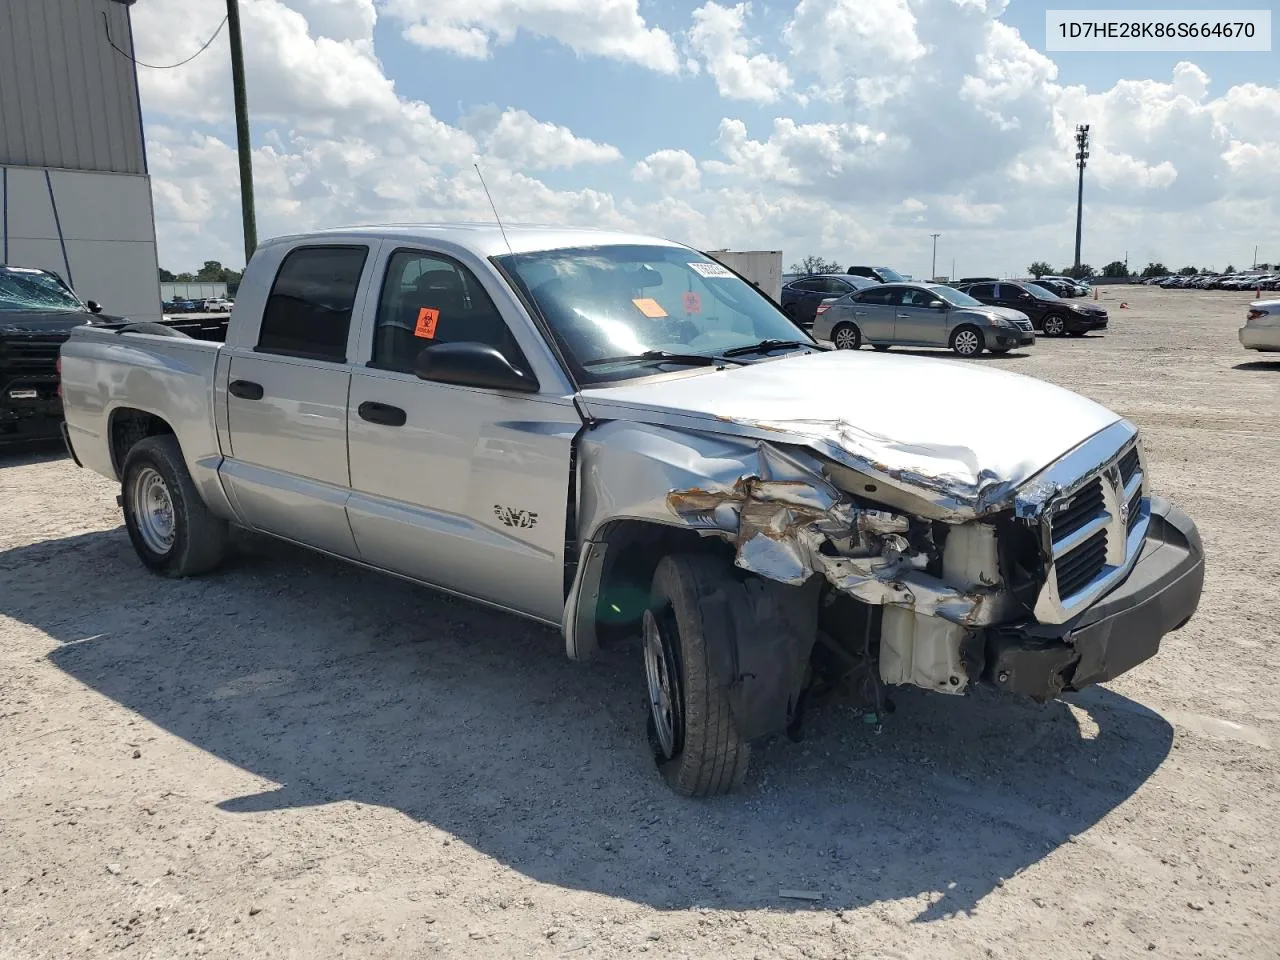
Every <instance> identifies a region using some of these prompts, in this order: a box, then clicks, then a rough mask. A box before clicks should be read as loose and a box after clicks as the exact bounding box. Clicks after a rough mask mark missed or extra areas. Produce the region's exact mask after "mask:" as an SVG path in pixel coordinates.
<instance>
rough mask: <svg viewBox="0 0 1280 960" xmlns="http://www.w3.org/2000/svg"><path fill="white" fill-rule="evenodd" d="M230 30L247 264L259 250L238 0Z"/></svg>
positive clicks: (230, 12)
mask: <svg viewBox="0 0 1280 960" xmlns="http://www.w3.org/2000/svg"><path fill="white" fill-rule="evenodd" d="M227 31H228V33H229V34H230V39H231V87H232V94H233V96H234V99H235V105H236V151H237V153H239V155H240V215H241V217H242V219H243V222H244V262H245V263H246V264H247V263H248V262H249V258H250V257H251V256H253V251H254V250H256V249H257V247H258V225H257V218H256V217H255V215H254V210H253V154H252V153H251V152H250V149H251V148H250V144H249V103H248V99H247V98H246V96H245V92H244V50H243V48H242V47H241V45H240V4H239V0H227Z"/></svg>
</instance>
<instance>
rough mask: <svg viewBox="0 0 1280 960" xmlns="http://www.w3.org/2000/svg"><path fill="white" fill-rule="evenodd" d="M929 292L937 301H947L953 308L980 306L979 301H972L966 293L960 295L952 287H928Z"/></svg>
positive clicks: (980, 302)
mask: <svg viewBox="0 0 1280 960" xmlns="http://www.w3.org/2000/svg"><path fill="white" fill-rule="evenodd" d="M929 292H930V293H932V294H933V295H934V296H935V297H937V298H938V299H939V300H945V301H947V303H949V304H951V305H952V306H953V307H980V306H982V301H981V300H975V299H973V297H971V296H969V295H968V294H967V293H961V292H960V291H959V290H957V289H955V288H954V287H941V286H934V287H929Z"/></svg>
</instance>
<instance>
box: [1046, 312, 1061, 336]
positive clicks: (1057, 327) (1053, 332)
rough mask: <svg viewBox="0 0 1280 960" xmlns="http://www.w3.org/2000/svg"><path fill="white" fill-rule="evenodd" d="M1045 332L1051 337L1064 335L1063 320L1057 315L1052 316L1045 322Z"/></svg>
mask: <svg viewBox="0 0 1280 960" xmlns="http://www.w3.org/2000/svg"><path fill="white" fill-rule="evenodd" d="M1044 332H1045V333H1047V334H1048V335H1049V336H1051V337H1057V336H1061V335H1062V321H1061V320H1059V319H1058V318H1057V317H1050V318H1049V319H1048V320H1046V321H1045V322H1044Z"/></svg>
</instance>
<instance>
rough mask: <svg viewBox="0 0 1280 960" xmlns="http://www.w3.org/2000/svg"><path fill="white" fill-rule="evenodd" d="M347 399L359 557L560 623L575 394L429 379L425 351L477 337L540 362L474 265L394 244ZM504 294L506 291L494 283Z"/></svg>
mask: <svg viewBox="0 0 1280 960" xmlns="http://www.w3.org/2000/svg"><path fill="white" fill-rule="evenodd" d="M381 259H382V261H383V264H384V266H382V267H380V269H379V277H380V281H379V282H380V287H379V291H378V293H377V294H376V296H377V300H376V304H375V303H374V302H372V301H371V303H370V309H369V311H368V312H369V313H373V314H374V317H373V324H372V330H371V334H370V336H369V337H367V339H369V340H371V341H372V342H371V343H370V344H369V345H368V346H366V347H363V348H362V351H361V356H362V359H363V358H365V357H367V358H368V362H367V364H363V365H359V366H356V367H355V368H354V370H353V373H352V379H351V397H350V401H349V404H348V409H347V431H348V438H349V446H350V464H351V467H350V469H351V499H350V501H349V502H348V505H347V515H348V517H349V518H350V525H351V529H352V531H354V533H355V539H356V544H357V546H358V548H359V550H360V556H361V557H362V558H363V559H364V560H366V561H367V562H369V563H372V564H374V565H376V566H379V567H382V568H384V569H388V570H392V571H395V572H398V573H402V574H404V575H407V576H410V577H413V578H415V579H418V580H422V581H424V582H426V583H430V584H434V585H436V586H440V587H444V588H446V589H449V590H453V591H456V592H458V593H462V594H464V595H467V596H470V597H475V598H477V599H480V600H485V601H488V602H491V603H495V604H498V605H500V606H503V607H506V608H509V609H513V610H517V611H519V612H521V613H526V614H530V615H533V616H536V617H540V618H542V619H545V620H551V621H555V622H558V621H559V619H560V615H561V613H562V611H563V603H564V552H565V517H566V510H567V498H568V495H569V458H570V451H571V449H572V441H573V438H574V436H575V434H576V433H577V431H578V430H579V429H580V427H581V425H582V423H581V418H580V417H579V416H578V414H577V412H576V411H575V409H574V407H573V405H572V401H571V398H570V397H569V396H556V395H555V393H554V392H544V393H520V392H514V391H503V390H494V389H487V388H481V387H470V386H459V385H455V384H447V383H436V382H431V381H427V380H422V379H419V378H418V377H417V376H415V375H414V374H413V372H412V370H413V365H414V361H415V359H416V358H417V356H418V354H419V353H420V352H421V351H422V350H429V349H431V347H432V346H434V345H436V344H441V343H450V342H459V341H473V342H479V343H484V344H487V345H489V346H492V347H494V348H495V349H497V350H498V351H500V352H501V353H502V354H503V355H504V356H506V357H507V359H508V360H510V361H511V363H512V364H513V365H514V366H516V367H519V368H522V369H525V370H529V369H530V366H529V363H528V361H527V359H526V357H525V355H524V353H523V352H522V350H521V348H520V346H519V344H518V343H517V340H516V338H515V337H514V336H513V334H512V331H511V330H510V328H509V327H508V326H507V323H506V322H505V320H504V319H503V317H502V314H501V313H500V311H499V310H498V309H497V307H496V306H495V305H494V299H493V297H492V296H491V295H490V292H489V291H486V289H485V287H484V286H483V285H482V284H481V283H480V281H479V280H478V278H477V276H476V274H475V273H474V272H473V271H471V270H470V269H468V267H467V266H466V265H465V264H463V263H460V262H459V261H457V260H456V259H453V258H452V257H450V256H448V255H446V254H444V253H441V252H438V251H435V250H431V249H428V248H425V247H422V246H418V245H407V244H406V245H404V246H401V247H399V248H393V247H392V245H391V244H390V243H388V244H386V250H385V252H384V254H383V256H382V258H381ZM495 292H496V293H499V294H501V291H495Z"/></svg>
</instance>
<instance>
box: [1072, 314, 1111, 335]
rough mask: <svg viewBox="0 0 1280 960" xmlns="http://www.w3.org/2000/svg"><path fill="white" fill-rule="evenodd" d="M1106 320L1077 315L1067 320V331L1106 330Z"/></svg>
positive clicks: (1104, 317)
mask: <svg viewBox="0 0 1280 960" xmlns="http://www.w3.org/2000/svg"><path fill="white" fill-rule="evenodd" d="M1108 319H1109V318H1108V317H1106V316H1101V317H1092V316H1089V315H1088V314H1080V313H1077V314H1075V315H1074V316H1072V317H1069V318H1068V319H1067V330H1069V331H1077V330H1084V331H1088V330H1105V329H1107V320H1108Z"/></svg>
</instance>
